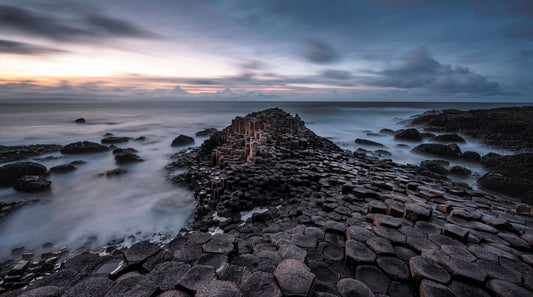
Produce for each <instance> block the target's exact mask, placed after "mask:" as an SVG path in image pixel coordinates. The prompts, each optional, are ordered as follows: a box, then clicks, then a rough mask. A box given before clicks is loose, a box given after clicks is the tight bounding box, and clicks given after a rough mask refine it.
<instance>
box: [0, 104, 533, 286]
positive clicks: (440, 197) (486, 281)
mask: <svg viewBox="0 0 533 297" xmlns="http://www.w3.org/2000/svg"><path fill="white" fill-rule="evenodd" d="M184 168H185V172H183V170H184ZM167 169H168V170H169V171H170V173H169V177H170V178H171V180H172V181H173V182H175V183H178V184H180V185H182V186H185V187H188V188H189V189H191V190H192V191H193V192H194V195H195V198H196V200H197V206H196V209H195V212H194V215H193V217H192V221H191V223H190V226H189V230H187V231H183V232H180V234H179V235H177V236H176V238H174V239H173V240H172V241H171V242H169V243H168V244H166V245H164V246H160V245H158V244H150V243H142V244H136V245H134V246H132V247H131V248H129V249H124V250H117V251H115V253H114V255H112V256H102V257H100V256H98V255H93V256H89V255H91V254H84V255H83V257H75V258H72V259H69V260H68V261H67V262H65V263H63V264H62V265H61V266H62V267H61V268H60V269H59V270H58V271H54V272H52V273H51V274H49V275H47V276H44V275H45V272H42V271H41V269H43V267H44V266H45V265H44V264H45V263H44V262H43V264H40V263H41V262H39V261H34V262H36V264H32V262H30V263H29V264H26V263H20V265H19V263H12V264H11V265H10V267H9V268H8V269H6V273H4V274H3V285H2V289H3V290H12V292H17V293H18V294H24V293H29V292H31V291H32V290H37V289H40V290H43V291H44V290H51V291H53V290H56V291H54V292H56V293H57V292H61V294H63V292H66V291H67V290H69V289H71V288H74V287H76V288H88V287H90V286H91V284H92V283H94V286H97V285H98V292H101V293H102V294H104V291H105V294H104V296H119V295H120V294H122V296H124V295H127V294H129V295H138V296H157V295H158V294H160V296H187V294H189V296H192V295H195V294H196V295H198V296H211V295H212V296H226V295H221V294H227V296H240V294H242V296H379V295H385V296H466V295H461V294H466V293H464V292H467V293H468V292H470V293H468V294H471V293H472V292H474V293H475V294H477V296H486V294H492V295H494V296H531V295H532V294H533V291H531V289H532V288H531V275H532V273H533V268H532V266H531V264H532V263H531V262H532V260H533V259H532V252H533V250H532V244H533V232H532V231H531V230H532V229H531V228H532V227H533V217H532V212H531V206H530V205H528V204H525V203H517V202H515V201H514V200H506V199H504V198H501V197H495V196H492V195H490V194H486V193H483V192H479V191H476V190H473V189H471V188H469V187H468V186H467V185H466V184H464V183H457V182H453V181H451V180H449V179H447V178H443V177H439V176H436V175H434V174H430V173H428V171H427V170H426V169H423V168H420V167H418V166H411V165H399V164H395V163H393V162H392V161H390V160H382V159H377V158H375V157H372V156H361V155H355V156H354V155H352V154H351V153H346V152H344V151H343V150H341V149H340V148H338V147H337V146H336V145H334V144H333V143H332V142H331V141H329V140H327V139H324V138H321V137H319V136H317V135H315V134H314V133H313V132H312V131H310V130H308V129H307V128H305V125H304V123H303V121H301V119H300V118H299V117H297V116H294V117H293V116H290V115H289V114H287V113H285V112H283V111H281V110H279V109H269V110H265V111H262V112H257V113H252V114H249V115H247V116H245V117H237V118H236V119H234V120H233V122H232V124H231V125H230V126H228V127H227V128H225V129H224V130H222V131H220V132H217V133H215V134H213V135H212V136H211V137H210V138H209V139H207V140H206V141H205V142H204V143H203V144H202V146H201V147H198V148H192V149H188V150H186V151H183V152H180V153H179V154H177V155H176V156H175V158H174V159H173V163H171V164H169V166H167ZM174 170H177V173H174ZM209 231H210V232H213V233H215V232H216V233H217V234H216V235H211V234H209V233H208V232H209ZM17 265H18V267H17ZM26 265H27V266H26ZM52 269H53V267H52ZM10 271H12V272H11V274H10V273H9V272H10ZM30 271H31V272H30ZM49 271H50V270H48V272H49ZM30 273H31V274H32V275H30V276H28V275H29V274H30ZM42 276H44V278H42V279H36V280H33V281H32V282H31V283H29V282H30V281H31V280H32V279H35V277H42ZM96 276H98V277H105V278H107V279H109V281H110V282H111V283H109V282H108V281H107V280H106V281H103V280H95V277H96ZM89 279H93V281H88V280H89ZM86 282H87V283H86ZM28 283H29V285H28ZM110 285H112V286H110ZM26 286H27V287H26ZM17 290H18V291H17ZM82 290H83V289H82ZM87 290H89V289H87ZM95 291H96V290H95ZM0 292H1V291H0ZM76 292H80V291H76ZM9 293H11V292H8V294H9ZM80 294H81V293H80ZM513 294H514V295H513ZM472 296H476V295H472Z"/></svg>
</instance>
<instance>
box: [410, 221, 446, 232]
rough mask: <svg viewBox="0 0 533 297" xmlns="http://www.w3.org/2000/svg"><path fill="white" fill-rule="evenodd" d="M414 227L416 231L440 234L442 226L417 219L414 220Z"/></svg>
mask: <svg viewBox="0 0 533 297" xmlns="http://www.w3.org/2000/svg"><path fill="white" fill-rule="evenodd" d="M415 229H417V230H418V231H420V232H422V233H424V234H440V232H441V230H442V228H441V227H439V226H437V225H435V224H432V223H429V222H426V221H418V222H416V224H415Z"/></svg>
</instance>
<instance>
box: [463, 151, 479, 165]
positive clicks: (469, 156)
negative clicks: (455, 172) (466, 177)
mask: <svg viewBox="0 0 533 297" xmlns="http://www.w3.org/2000/svg"><path fill="white" fill-rule="evenodd" d="M461 159H462V160H464V161H466V162H470V163H480V162H481V156H480V155H479V154H478V153H476V152H472V151H466V152H464V153H463V154H462V155H461Z"/></svg>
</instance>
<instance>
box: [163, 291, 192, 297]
mask: <svg viewBox="0 0 533 297" xmlns="http://www.w3.org/2000/svg"><path fill="white" fill-rule="evenodd" d="M157 297H191V295H189V294H187V293H185V292H183V291H178V290H170V291H166V292H163V293H161V294H159V295H157Z"/></svg>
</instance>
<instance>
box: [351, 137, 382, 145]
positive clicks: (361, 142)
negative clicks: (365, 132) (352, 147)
mask: <svg viewBox="0 0 533 297" xmlns="http://www.w3.org/2000/svg"><path fill="white" fill-rule="evenodd" d="M355 143H356V144H359V145H364V146H376V147H385V146H384V145H383V144H381V143H379V142H375V141H372V140H368V139H360V138H357V139H356V140H355Z"/></svg>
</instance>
